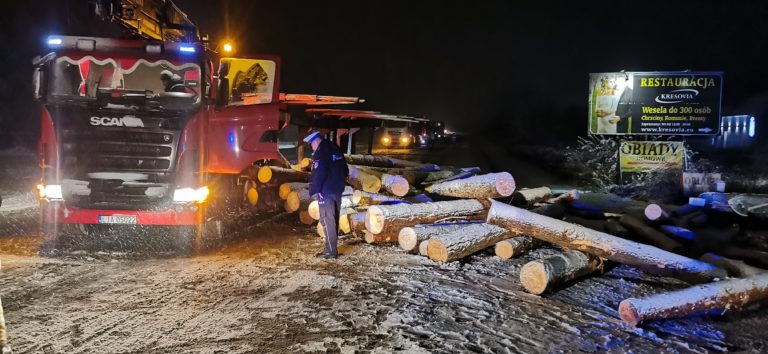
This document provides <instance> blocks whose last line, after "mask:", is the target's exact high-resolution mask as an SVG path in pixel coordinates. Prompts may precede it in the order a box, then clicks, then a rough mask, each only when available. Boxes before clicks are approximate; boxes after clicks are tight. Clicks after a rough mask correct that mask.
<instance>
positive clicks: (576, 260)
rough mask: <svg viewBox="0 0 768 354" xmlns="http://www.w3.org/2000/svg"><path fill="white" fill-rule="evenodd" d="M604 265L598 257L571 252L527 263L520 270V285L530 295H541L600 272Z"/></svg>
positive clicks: (575, 251)
mask: <svg viewBox="0 0 768 354" xmlns="http://www.w3.org/2000/svg"><path fill="white" fill-rule="evenodd" d="M602 263H603V262H602V261H601V260H600V258H598V257H594V256H590V255H587V254H586V253H584V252H581V251H577V250H571V251H568V252H565V253H562V254H558V255H555V256H552V257H547V258H544V259H540V260H536V261H532V262H528V263H526V264H525V265H524V266H523V268H521V269H520V283H521V284H522V285H523V288H525V290H526V291H528V292H529V293H531V294H536V295H541V294H543V293H545V292H547V291H551V290H554V289H555V288H557V287H558V286H560V285H562V284H565V283H567V282H569V281H571V280H574V279H578V278H581V277H583V276H585V275H588V274H591V273H594V272H597V271H599V270H600V269H601V268H602Z"/></svg>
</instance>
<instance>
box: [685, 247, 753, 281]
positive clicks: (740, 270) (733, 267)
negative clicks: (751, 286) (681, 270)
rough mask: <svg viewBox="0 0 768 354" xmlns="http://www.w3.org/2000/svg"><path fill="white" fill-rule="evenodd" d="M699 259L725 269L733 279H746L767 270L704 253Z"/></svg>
mask: <svg viewBox="0 0 768 354" xmlns="http://www.w3.org/2000/svg"><path fill="white" fill-rule="evenodd" d="M699 259H700V260H702V261H704V262H707V263H709V264H713V265H716V266H718V267H720V268H723V269H725V270H726V271H728V275H729V276H732V277H735V278H746V277H751V276H753V275H757V274H760V273H765V272H768V270H765V269H761V268H757V267H753V266H751V265H749V264H746V263H744V262H742V261H738V260H735V259H730V258H725V257H721V256H718V255H716V254H714V253H705V254H704V255H702V256H701V257H700V258H699Z"/></svg>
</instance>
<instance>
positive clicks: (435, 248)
mask: <svg viewBox="0 0 768 354" xmlns="http://www.w3.org/2000/svg"><path fill="white" fill-rule="evenodd" d="M512 236H513V235H512V233H511V232H509V231H508V230H506V229H504V228H501V227H498V226H494V225H489V224H472V225H469V226H467V227H465V228H462V229H460V230H455V231H453V232H450V233H447V234H445V235H441V236H437V237H433V238H431V239H429V243H428V244H427V256H429V259H431V260H433V261H436V262H443V263H445V262H451V261H455V260H457V259H462V258H464V257H466V256H469V255H471V254H473V253H475V252H478V251H482V250H484V249H486V248H488V247H491V246H493V245H495V244H496V243H497V242H499V241H501V240H505V239H508V238H510V237H512Z"/></svg>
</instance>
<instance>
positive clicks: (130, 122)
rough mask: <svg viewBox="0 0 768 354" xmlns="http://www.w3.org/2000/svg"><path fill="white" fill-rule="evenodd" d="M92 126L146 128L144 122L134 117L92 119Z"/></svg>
mask: <svg viewBox="0 0 768 354" xmlns="http://www.w3.org/2000/svg"><path fill="white" fill-rule="evenodd" d="M91 125H96V126H104V127H129V128H144V122H143V121H142V120H141V119H140V118H137V117H134V116H125V117H122V118H117V117H91Z"/></svg>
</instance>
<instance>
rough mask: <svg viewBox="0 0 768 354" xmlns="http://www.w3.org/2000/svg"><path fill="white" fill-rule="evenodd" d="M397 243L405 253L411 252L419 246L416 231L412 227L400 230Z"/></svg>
mask: <svg viewBox="0 0 768 354" xmlns="http://www.w3.org/2000/svg"><path fill="white" fill-rule="evenodd" d="M397 242H398V243H399V244H400V248H402V249H404V250H406V251H412V250H413V249H415V248H416V247H418V245H419V240H418V238H417V236H416V231H415V230H414V229H413V228H412V227H404V228H402V229H401V230H400V235H398V237H397Z"/></svg>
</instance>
